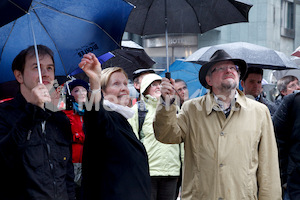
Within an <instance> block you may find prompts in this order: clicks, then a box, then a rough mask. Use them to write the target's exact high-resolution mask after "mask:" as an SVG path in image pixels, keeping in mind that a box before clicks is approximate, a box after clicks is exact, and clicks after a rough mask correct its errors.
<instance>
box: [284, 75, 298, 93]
mask: <svg viewBox="0 0 300 200" xmlns="http://www.w3.org/2000/svg"><path fill="white" fill-rule="evenodd" d="M294 90H300V86H299V81H298V80H297V79H296V80H294V81H291V82H290V83H289V84H287V86H286V90H284V91H282V92H281V94H282V95H283V96H285V95H288V94H291V93H293V92H294Z"/></svg>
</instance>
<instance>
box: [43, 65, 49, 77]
mask: <svg viewBox="0 0 300 200" xmlns="http://www.w3.org/2000/svg"><path fill="white" fill-rule="evenodd" d="M41 74H42V76H48V74H49V72H48V70H47V69H46V68H45V67H42V66H41Z"/></svg>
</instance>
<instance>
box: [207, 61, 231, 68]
mask: <svg viewBox="0 0 300 200" xmlns="http://www.w3.org/2000/svg"><path fill="white" fill-rule="evenodd" d="M222 65H234V62H232V61H230V60H225V61H220V62H217V63H216V64H214V65H213V66H212V67H218V66H222Z"/></svg>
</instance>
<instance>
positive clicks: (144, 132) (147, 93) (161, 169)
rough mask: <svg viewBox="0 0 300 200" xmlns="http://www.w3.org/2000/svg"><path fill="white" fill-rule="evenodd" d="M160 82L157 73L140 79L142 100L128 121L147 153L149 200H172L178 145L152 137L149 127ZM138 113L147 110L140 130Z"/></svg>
mask: <svg viewBox="0 0 300 200" xmlns="http://www.w3.org/2000/svg"><path fill="white" fill-rule="evenodd" d="M160 82H161V77H160V76H158V75H156V74H148V75H146V76H145V77H144V78H143V80H142V83H141V90H140V92H141V101H139V102H138V103H136V104H135V105H134V106H133V107H132V109H134V110H135V115H134V116H133V117H132V118H130V119H129V120H128V121H129V123H130V124H131V126H132V128H133V131H134V132H135V134H136V136H137V137H138V138H139V139H140V140H141V142H142V143H143V144H144V146H145V148H146V151H147V154H148V159H149V168H150V176H151V184H152V185H151V186H152V190H151V200H158V199H163V200H173V199H176V198H175V196H176V184H177V181H178V177H179V175H180V165H181V162H180V155H179V154H180V153H179V147H180V146H179V145H178V144H163V143H161V142H159V141H157V140H156V138H155V136H154V130H153V125H152V124H153V119H154V116H155V112H156V107H157V105H158V102H159V100H160V96H161V92H160ZM138 108H139V109H138ZM141 110H146V111H145V112H146V116H145V118H144V122H143V125H142V127H141V128H139V112H141ZM140 120H141V118H140ZM139 129H140V130H139Z"/></svg>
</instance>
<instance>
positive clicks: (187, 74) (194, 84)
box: [160, 60, 206, 98]
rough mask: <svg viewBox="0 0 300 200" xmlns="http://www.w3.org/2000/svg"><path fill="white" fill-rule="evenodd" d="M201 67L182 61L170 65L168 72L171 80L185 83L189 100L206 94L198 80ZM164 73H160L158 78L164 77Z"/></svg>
mask: <svg viewBox="0 0 300 200" xmlns="http://www.w3.org/2000/svg"><path fill="white" fill-rule="evenodd" d="M200 68H201V65H199V64H196V63H191V62H185V61H183V60H176V61H175V62H173V63H172V64H171V65H170V68H169V70H170V72H171V74H172V78H173V79H174V80H175V79H182V80H184V81H185V82H186V84H187V87H188V90H189V95H190V98H195V97H199V96H202V95H204V94H205V93H206V88H205V87H203V86H202V85H201V84H200V82H199V78H198V74H199V70H200ZM165 72H166V71H164V72H162V73H161V74H160V76H162V77H165Z"/></svg>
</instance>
